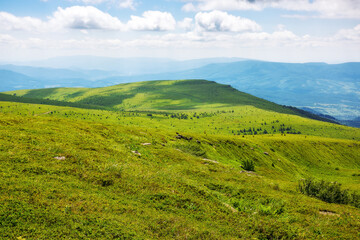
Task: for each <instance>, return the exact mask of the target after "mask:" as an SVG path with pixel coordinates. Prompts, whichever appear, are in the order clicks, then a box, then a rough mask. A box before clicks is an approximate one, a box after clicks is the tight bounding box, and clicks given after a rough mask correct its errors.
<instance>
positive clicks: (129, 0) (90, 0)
mask: <svg viewBox="0 0 360 240" xmlns="http://www.w3.org/2000/svg"><path fill="white" fill-rule="evenodd" d="M68 1H73V2H81V3H83V4H86V5H98V4H102V3H108V4H110V5H113V6H116V7H119V8H130V9H132V10H135V5H136V3H135V0H68Z"/></svg>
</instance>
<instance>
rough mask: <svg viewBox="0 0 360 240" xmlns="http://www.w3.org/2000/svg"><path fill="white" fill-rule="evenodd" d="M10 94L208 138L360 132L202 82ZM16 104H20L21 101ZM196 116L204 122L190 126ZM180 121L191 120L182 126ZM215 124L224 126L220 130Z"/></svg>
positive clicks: (348, 135)
mask: <svg viewBox="0 0 360 240" xmlns="http://www.w3.org/2000/svg"><path fill="white" fill-rule="evenodd" d="M8 94H16V95H17V96H23V97H25V98H27V99H29V98H40V99H50V100H55V101H61V102H71V103H73V104H80V105H81V106H82V105H88V104H89V105H90V106H91V107H90V108H94V106H95V107H96V106H99V108H104V107H107V108H112V109H115V110H127V111H128V110H130V111H151V112H154V111H155V112H159V111H160V112H164V114H166V116H165V115H161V116H160V119H162V120H161V121H159V126H161V125H163V124H164V123H165V122H166V124H172V123H173V122H174V121H177V120H176V119H179V121H180V122H179V123H178V124H177V125H178V126H180V127H181V128H182V129H189V128H192V129H193V130H194V131H196V132H203V131H205V130H206V131H207V132H208V133H214V134H220V133H221V134H231V135H234V134H239V135H243V134H245V135H248V134H250V135H254V134H276V133H303V134H308V135H315V136H322V137H339V138H348V139H360V137H359V136H360V135H358V133H360V132H359V130H358V129H353V128H349V127H345V126H341V125H335V124H329V123H325V122H319V121H313V120H309V119H306V118H307V117H313V116H315V115H305V114H304V112H301V111H298V110H296V109H292V108H288V107H284V106H279V105H277V104H275V103H271V102H269V101H266V100H263V99H260V98H257V97H254V96H251V95H249V94H246V93H242V92H239V91H237V90H235V89H234V88H232V87H230V86H227V85H220V84H217V83H215V82H209V81H205V80H178V81H149V82H139V83H130V84H120V85H116V86H111V87H105V88H93V89H89V88H52V89H51V88H49V89H37V90H19V91H14V92H8ZM0 97H1V95H0ZM0 99H1V98H0ZM18 100H19V101H21V98H18ZM63 106H68V105H63ZM223 112H224V113H223ZM225 112H226V113H225ZM229 113H231V114H230V116H228V114H229ZM170 117H171V118H170ZM199 117H201V118H204V120H200V121H199V123H197V124H195V125H194V122H196V121H197V119H198V118H199ZM229 117H230V118H229ZM304 117H306V118H304ZM181 118H185V119H188V120H190V121H185V122H183V121H181ZM245 119H246V120H245ZM166 124H165V125H166ZM219 124H221V125H222V126H220V127H219V126H218V125H219ZM205 126H207V128H205Z"/></svg>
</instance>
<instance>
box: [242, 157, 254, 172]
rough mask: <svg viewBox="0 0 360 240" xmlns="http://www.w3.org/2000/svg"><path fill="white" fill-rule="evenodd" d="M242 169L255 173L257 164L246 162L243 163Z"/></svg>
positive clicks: (251, 161)
mask: <svg viewBox="0 0 360 240" xmlns="http://www.w3.org/2000/svg"><path fill="white" fill-rule="evenodd" d="M242 163H243V165H242V168H243V169H245V170H246V171H252V172H254V171H255V163H254V161H253V160H245V161H243V162H242Z"/></svg>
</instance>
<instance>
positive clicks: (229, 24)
mask: <svg viewBox="0 0 360 240" xmlns="http://www.w3.org/2000/svg"><path fill="white" fill-rule="evenodd" d="M195 22H196V27H197V29H198V30H200V31H208V32H245V31H250V32H255V31H259V30H261V27H260V26H259V25H258V24H257V23H256V22H254V21H252V20H250V19H247V18H241V17H238V16H234V15H230V14H228V13H226V12H222V11H217V10H215V11H212V12H199V13H197V14H196V16H195Z"/></svg>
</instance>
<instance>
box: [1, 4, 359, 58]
mask: <svg viewBox="0 0 360 240" xmlns="http://www.w3.org/2000/svg"><path fill="white" fill-rule="evenodd" d="M73 55H92V56H106V57H116V58H128V57H151V58H152V57H156V58H171V59H178V60H186V59H198V58H213V57H237V58H248V59H259V60H266V61H277V62H327V63H340V62H353V61H360V0H157V1H151V0H146V1H145V0H0V61H1V62H12V61H20V62H21V61H31V60H40V59H47V58H52V57H56V56H73Z"/></svg>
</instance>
